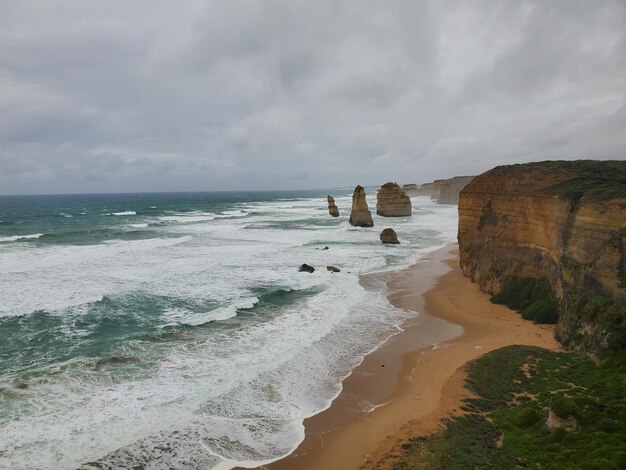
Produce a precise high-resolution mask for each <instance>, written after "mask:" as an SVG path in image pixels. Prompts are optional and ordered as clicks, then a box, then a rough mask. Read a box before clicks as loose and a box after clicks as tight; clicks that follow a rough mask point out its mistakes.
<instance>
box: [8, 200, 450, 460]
mask: <svg viewBox="0 0 626 470" xmlns="http://www.w3.org/2000/svg"><path fill="white" fill-rule="evenodd" d="M367 193H368V197H367V199H368V204H369V206H370V210H372V215H373V218H374V223H375V227H374V228H354V227H351V226H350V225H349V224H348V217H349V212H350V206H351V195H352V190H351V189H342V190H333V191H332V194H333V196H334V197H335V200H336V203H337V206H338V207H339V211H340V214H341V216H340V217H339V218H333V217H330V216H329V215H328V210H327V204H326V195H327V194H328V191H297V192H295V191H294V192H229V193H226V192H220V193H164V194H110V195H66V196H2V197H0V468H7V469H9V468H10V469H75V468H85V469H87V468H129V467H133V466H143V468H146V469H160V468H169V467H172V468H198V467H200V468H218V469H225V468H231V467H233V466H235V465H239V466H246V467H252V466H256V465H260V464H262V463H266V462H271V461H274V460H276V459H278V458H281V457H283V456H285V455H286V454H289V453H290V452H292V451H293V449H294V448H295V447H297V445H298V444H299V443H300V442H301V440H302V439H303V438H304V427H303V420H304V419H305V418H306V417H309V416H312V415H314V414H316V413H319V412H320V411H322V410H324V409H326V408H327V407H328V406H329V405H330V403H331V402H332V400H333V399H334V398H335V397H336V396H337V395H338V394H339V392H340V391H341V381H342V379H343V378H345V377H346V376H347V375H349V373H350V371H351V370H352V369H353V368H354V367H355V366H356V365H358V364H359V363H360V362H361V361H362V359H363V357H364V356H365V355H366V354H368V353H369V352H371V351H373V350H374V349H376V348H377V347H378V346H380V345H381V344H382V343H383V342H384V341H386V340H387V339H388V338H389V337H390V336H392V335H394V334H396V333H398V332H399V331H401V325H402V323H403V322H404V321H405V320H406V319H407V318H408V317H410V316H412V315H414V313H411V312H406V311H403V310H399V309H396V308H394V307H392V306H391V305H390V304H389V302H388V301H387V298H386V295H385V294H386V292H385V289H386V287H385V280H386V276H387V275H388V273H390V272H393V271H395V270H399V269H402V268H405V267H407V266H409V265H411V264H413V263H415V262H417V261H418V260H419V259H420V258H422V257H423V256H424V255H425V254H427V253H429V252H430V251H433V250H435V249H437V248H439V247H441V246H443V245H445V244H448V243H450V242H453V241H455V240H456V227H457V208H456V206H447V205H437V204H435V203H434V202H432V201H430V200H429V199H428V198H424V197H417V198H413V199H412V202H413V215H412V216H411V217H400V218H393V219H390V218H382V217H378V216H376V215H375V207H376V201H375V189H374V188H369V189H368V190H367ZM385 227H393V228H394V229H395V230H396V232H397V234H398V238H399V239H400V241H401V244H400V245H393V246H391V245H383V244H382V243H381V242H380V240H379V234H380V231H381V230H382V229H383V228H385ZM326 247H328V249H326ZM302 263H308V264H310V265H312V266H314V267H315V268H316V271H315V272H314V273H312V274H309V273H300V272H298V266H300V265H301V264H302ZM327 265H334V266H337V267H338V268H340V269H341V272H340V273H330V272H328V271H327V270H326V266H327ZM376 273H378V274H376ZM363 274H375V276H373V278H374V279H377V280H378V281H377V282H368V283H367V287H364V286H363V285H362V283H361V282H359V280H360V276H361V275H363ZM371 405H372V404H366V403H364V404H363V406H364V407H367V406H371Z"/></svg>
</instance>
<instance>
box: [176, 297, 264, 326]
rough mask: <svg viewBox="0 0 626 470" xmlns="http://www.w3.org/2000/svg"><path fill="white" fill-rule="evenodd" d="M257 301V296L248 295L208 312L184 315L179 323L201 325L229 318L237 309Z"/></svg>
mask: <svg viewBox="0 0 626 470" xmlns="http://www.w3.org/2000/svg"><path fill="white" fill-rule="evenodd" d="M258 302H259V299H258V298H257V297H250V298H248V299H240V300H237V301H236V302H233V303H232V304H231V305H226V306H224V307H220V308H216V309H215V310H211V311H210V312H203V313H194V314H189V315H185V317H184V318H182V319H180V323H182V324H185V325H191V326H198V325H203V324H205V323H208V322H212V321H219V320H227V319H229V318H232V317H235V316H237V311H238V310H248V309H251V308H252V307H254V306H255V305H256V304H257V303H258Z"/></svg>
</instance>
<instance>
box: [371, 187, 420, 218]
mask: <svg viewBox="0 0 626 470" xmlns="http://www.w3.org/2000/svg"><path fill="white" fill-rule="evenodd" d="M377 198H378V202H377V204H376V213H377V214H378V215H382V216H383V217H405V216H409V215H411V209H412V207H411V198H409V196H407V195H406V194H405V193H404V191H402V188H401V187H400V186H398V185H397V184H396V183H385V184H383V185H382V186H381V187H380V189H379V190H378V195H377Z"/></svg>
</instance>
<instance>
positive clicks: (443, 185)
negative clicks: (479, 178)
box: [431, 176, 475, 204]
mask: <svg viewBox="0 0 626 470" xmlns="http://www.w3.org/2000/svg"><path fill="white" fill-rule="evenodd" d="M474 178H475V176H455V177H454V178H449V179H445V180H437V181H435V182H434V183H433V186H434V188H433V194H436V197H433V196H431V197H433V199H436V200H437V203H438V204H458V203H459V194H460V192H461V191H462V190H463V188H465V186H467V185H468V184H469V183H470V182H471V181H472V180H473V179H474Z"/></svg>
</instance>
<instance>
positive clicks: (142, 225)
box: [128, 224, 148, 228]
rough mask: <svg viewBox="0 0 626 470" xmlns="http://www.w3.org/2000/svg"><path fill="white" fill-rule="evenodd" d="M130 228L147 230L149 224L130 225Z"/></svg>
mask: <svg viewBox="0 0 626 470" xmlns="http://www.w3.org/2000/svg"><path fill="white" fill-rule="evenodd" d="M128 226H129V227H133V228H146V227H147V226H148V224H128Z"/></svg>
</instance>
